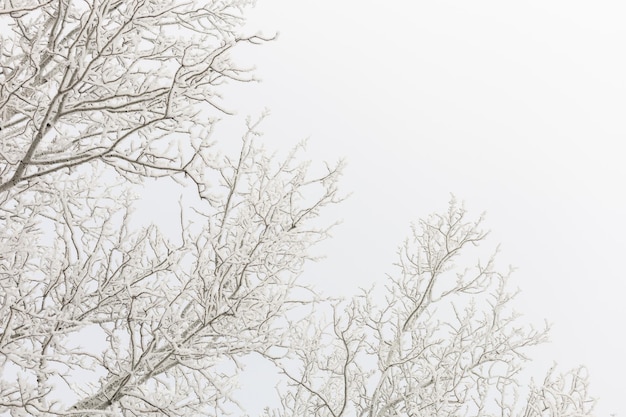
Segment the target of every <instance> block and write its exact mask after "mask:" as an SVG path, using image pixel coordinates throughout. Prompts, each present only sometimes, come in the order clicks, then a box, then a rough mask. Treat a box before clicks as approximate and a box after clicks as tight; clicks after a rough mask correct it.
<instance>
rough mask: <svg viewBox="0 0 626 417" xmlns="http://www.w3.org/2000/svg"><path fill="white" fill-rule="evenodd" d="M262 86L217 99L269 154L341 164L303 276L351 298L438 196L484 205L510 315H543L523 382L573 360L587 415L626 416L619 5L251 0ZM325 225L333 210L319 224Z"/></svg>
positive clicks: (623, 29) (622, 8)
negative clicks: (256, 117)
mask: <svg viewBox="0 0 626 417" xmlns="http://www.w3.org/2000/svg"><path fill="white" fill-rule="evenodd" d="M250 16H251V21H250V27H254V28H263V29H264V31H265V33H266V34H271V33H273V31H280V37H279V39H278V40H277V41H275V42H272V43H269V44H266V45H264V46H261V47H255V48H246V49H244V50H242V51H241V53H240V54H239V59H240V60H241V61H243V62H247V63H250V64H254V65H255V66H256V67H257V72H256V73H257V75H258V76H260V77H261V78H262V79H263V83H261V84H258V85H250V84H246V85H245V86H240V87H237V89H236V91H238V92H240V93H241V94H240V95H239V93H238V94H236V95H235V96H231V98H230V100H227V101H228V102H229V103H231V106H230V107H231V108H236V109H238V110H239V113H240V114H242V115H245V114H248V113H251V114H259V113H260V111H261V110H262V109H263V108H264V107H267V108H269V109H271V111H272V116H271V118H270V119H269V120H267V122H266V123H265V124H264V131H265V132H266V137H265V139H264V140H266V141H267V142H269V145H268V147H277V148H280V147H285V146H290V145H291V144H293V143H295V142H297V141H299V140H301V139H303V138H305V137H310V140H309V150H310V153H309V155H308V157H310V158H311V159H314V160H324V159H327V160H336V159H338V158H339V157H345V158H346V160H347V162H348V169H347V172H346V175H345V178H344V181H343V189H344V190H345V191H346V192H352V193H353V194H352V197H351V198H350V199H349V200H347V201H346V202H345V203H344V204H343V205H342V206H341V207H339V208H338V209H337V210H335V211H334V212H333V213H330V214H329V215H331V216H336V217H338V218H342V219H343V220H344V222H343V224H342V225H341V226H340V227H338V228H337V229H336V231H335V234H334V238H333V239H332V240H331V241H328V242H327V243H326V244H324V245H323V246H322V247H321V248H320V250H321V251H323V252H325V253H326V254H327V255H328V257H327V258H326V260H324V261H322V262H320V263H319V264H316V265H313V267H312V268H309V272H308V273H307V274H308V276H309V277H314V279H316V280H317V281H318V282H319V285H320V286H321V287H324V288H326V289H327V291H329V292H333V291H335V292H340V293H343V294H345V295H350V294H353V293H354V292H355V291H356V288H358V287H359V286H369V285H370V284H371V283H374V282H381V283H382V282H383V281H384V279H385V273H387V272H391V271H393V269H392V267H391V263H392V262H393V261H394V259H395V250H396V248H397V246H398V244H399V243H400V242H401V241H402V239H403V238H404V237H405V236H406V235H407V234H408V232H409V227H408V226H409V224H410V222H411V221H415V220H417V219H418V218H420V217H423V216H425V215H427V214H429V213H431V212H432V211H435V210H444V209H445V208H446V205H447V202H448V200H449V196H450V193H454V194H455V195H456V196H457V197H458V198H459V199H462V200H465V202H466V204H467V207H468V208H469V209H470V210H471V212H472V213H474V214H476V215H478V214H479V213H480V212H482V211H487V226H488V227H489V228H490V229H491V230H492V234H491V236H490V243H491V244H492V245H495V244H497V243H501V244H502V255H501V259H502V264H503V266H505V267H506V266H507V265H508V264H512V265H514V266H517V267H518V268H519V270H518V272H517V274H516V278H517V280H516V283H517V284H518V285H519V287H520V288H521V289H522V295H521V298H520V300H519V306H520V310H523V312H525V313H527V315H528V316H529V318H531V319H537V318H538V319H543V318H548V319H549V321H551V322H553V323H554V329H553V332H552V340H553V342H552V344H551V345H549V346H544V347H543V348H542V350H541V351H540V352H538V354H539V362H538V363H539V366H538V367H537V368H538V369H537V371H538V373H537V377H538V378H542V376H543V375H542V373H543V372H544V371H545V369H546V368H545V366H548V365H549V364H550V361H551V360H552V359H556V360H558V363H559V364H560V365H562V369H565V368H569V367H574V366H577V365H578V364H586V365H587V366H588V368H589V370H590V372H591V375H592V391H593V393H594V395H595V396H597V397H600V402H599V404H598V407H597V409H596V410H597V411H598V414H599V415H609V414H610V413H617V414H618V415H620V416H623V417H626V405H624V404H625V403H624V401H623V395H624V386H625V384H624V377H625V376H626V363H625V360H624V357H625V355H624V351H625V350H626V349H625V344H624V336H623V332H624V329H625V326H624V319H625V318H626V303H624V301H623V297H624V290H625V289H626V284H625V280H626V276H625V275H626V273H625V270H626V267H625V265H624V260H625V259H626V255H625V253H626V237H625V236H626V217H625V213H626V187H625V180H626V168H625V167H626V164H624V158H625V155H626V153H625V152H624V145H623V144H622V143H623V142H624V139H625V137H626V124H625V123H624V120H625V118H624V116H625V114H626V82H625V77H626V52H625V51H626V24H625V22H626V2H623V1H602V0H596V1H593V2H591V1H585V2H583V1H572V0H569V1H551V0H540V1H535V0H526V1H523V2H505V1H471V2H468V1H463V2H461V1H442V0H439V1H408V0H404V1H399V0H387V1H377V2H375V1H369V0H359V1H357V0H341V1H337V0H315V1H304V0H259V2H258V5H257V8H256V9H255V10H253V11H252V12H251V13H250ZM329 220H332V219H329Z"/></svg>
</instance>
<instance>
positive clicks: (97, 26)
mask: <svg viewBox="0 0 626 417" xmlns="http://www.w3.org/2000/svg"><path fill="white" fill-rule="evenodd" d="M249 3H251V2H250V1H248V0H231V1H213V0H198V1H190V2H177V1H170V0H133V1H123V2H122V1H109V0H96V1H93V2H83V1H73V0H57V1H52V2H42V3H40V4H37V3H33V2H32V1H17V0H8V3H7V4H5V7H4V9H6V10H10V12H6V13H5V14H4V15H1V16H0V25H1V26H5V27H7V28H8V30H6V31H3V32H2V33H1V40H2V41H1V42H0V192H4V191H7V190H9V189H11V188H13V187H15V186H20V187H23V186H25V184H27V183H29V182H32V181H33V180H36V179H39V178H41V177H44V176H47V175H49V174H51V173H54V172H57V171H65V172H67V171H68V170H69V169H71V168H74V167H78V166H81V165H83V164H86V163H89V162H91V161H94V160H99V161H102V162H104V163H106V164H110V165H113V166H115V167H116V168H117V169H119V170H122V171H125V172H130V173H139V174H141V175H151V176H155V175H169V174H171V173H173V172H187V167H188V165H189V164H190V163H191V160H192V159H193V156H194V154H195V152H194V151H196V152H197V149H194V148H193V147H189V146H182V145H181V143H180V141H177V140H175V138H174V139H173V135H174V136H175V134H176V133H177V132H178V133H189V132H190V130H191V129H192V128H193V127H194V126H195V125H196V124H199V125H202V126H205V127H210V123H209V124H207V123H206V121H207V118H208V115H210V114H211V111H210V109H214V110H216V111H218V113H224V112H227V109H223V108H222V107H221V105H220V95H219V90H218V88H219V86H220V84H222V83H223V82H224V81H227V80H237V81H250V80H252V79H253V78H252V76H251V75H250V74H248V73H247V72H246V71H244V70H242V69H240V68H238V67H237V66H236V65H235V64H233V63H232V62H231V60H230V57H229V51H230V50H231V49H232V48H233V47H235V46H236V45H237V44H239V43H242V42H252V43H258V42H261V41H263V40H264V39H263V38H262V37H261V36H259V35H253V36H242V35H240V34H239V33H238V28H239V27H240V26H241V24H242V23H243V16H242V12H243V10H242V9H243V8H244V7H245V6H246V5H248V4H249ZM178 137H180V136H178ZM172 148H174V149H172Z"/></svg>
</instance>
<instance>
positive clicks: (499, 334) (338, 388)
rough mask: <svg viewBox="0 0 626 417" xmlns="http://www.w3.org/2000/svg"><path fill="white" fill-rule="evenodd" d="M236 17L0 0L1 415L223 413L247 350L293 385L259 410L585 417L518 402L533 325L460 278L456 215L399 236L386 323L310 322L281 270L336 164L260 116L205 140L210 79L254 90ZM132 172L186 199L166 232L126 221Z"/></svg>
mask: <svg viewBox="0 0 626 417" xmlns="http://www.w3.org/2000/svg"><path fill="white" fill-rule="evenodd" d="M252 3H253V1H251V0H191V1H178V0H128V1H126V0H125V1H117V0H93V1H78V0H4V1H2V2H0V415H11V416H61V415H63V416H67V415H79V416H144V415H164V416H189V415H194V416H196V415H207V416H212V415H221V414H224V413H225V412H226V411H227V410H228V409H229V407H231V405H232V404H240V405H241V406H242V408H245V401H242V400H241V399H239V398H236V396H234V393H235V392H236V391H234V390H233V388H234V387H235V385H236V382H237V376H238V374H239V370H240V368H239V365H240V359H241V358H243V357H246V356H248V355H251V354H254V355H256V356H257V357H264V358H265V359H266V360H268V361H270V362H271V363H273V364H275V365H276V366H277V367H278V368H279V369H280V370H281V371H282V373H283V374H284V376H285V381H287V382H288V383H289V384H290V385H289V386H288V387H285V386H284V384H283V385H281V386H283V387H284V388H285V389H284V390H282V391H281V393H282V397H281V398H282V404H281V407H279V408H278V409H274V411H270V410H269V409H268V413H273V414H274V415H290V416H291V415H294V416H298V415H300V416H311V415H324V416H325V415H329V416H339V415H362V416H395V415H408V416H417V415H420V416H421V415H427V414H428V415H435V414H441V415H459V416H462V415H468V416H469V415H495V414H498V415H502V416H514V415H515V416H520V417H521V416H524V417H534V416H562V415H563V416H564V415H587V414H588V413H589V404H590V403H589V400H588V396H587V392H586V389H587V388H586V387H587V385H586V376H585V375H584V374H582V373H572V374H568V375H565V376H559V377H554V376H552V374H550V375H549V377H548V378H546V380H545V382H544V384H543V385H542V386H540V387H528V388H526V389H525V390H524V387H522V388H521V389H520V388H518V386H517V385H516V383H517V378H516V375H517V372H518V371H519V369H520V367H521V364H522V359H524V352H525V348H526V347H528V346H532V345H535V344H537V343H540V342H542V341H543V340H544V339H545V330H534V329H533V328H531V327H525V326H523V325H519V324H518V318H517V316H516V315H515V314H514V313H513V312H512V311H511V310H510V308H509V301H510V299H511V298H512V296H513V294H512V293H511V292H510V290H509V287H508V286H507V279H508V274H502V273H498V272H497V271H496V269H495V261H494V259H493V258H491V259H489V260H488V261H487V262H486V263H481V264H478V265H477V266H476V267H474V268H470V269H464V268H461V269H455V268H456V266H455V262H457V261H460V260H463V261H465V260H467V258H466V257H465V255H463V254H464V253H465V251H466V249H467V248H468V247H472V246H475V245H477V244H478V243H480V242H481V241H482V240H483V238H484V234H483V233H482V232H481V231H480V225H479V223H480V222H469V221H467V219H466V213H465V211H464V210H463V209H462V207H459V206H458V205H456V204H452V205H451V207H450V210H449V211H448V212H447V213H445V214H443V215H437V216H433V217H431V218H429V219H427V220H425V221H423V222H421V223H420V225H418V227H416V228H415V229H414V234H413V238H412V239H411V240H409V241H408V242H407V244H406V245H405V246H404V247H403V249H402V250H401V252H400V261H399V266H400V270H399V274H398V275H397V276H392V277H390V278H389V285H388V288H387V296H386V299H385V302H384V303H383V304H384V307H382V308H381V307H379V306H380V305H381V303H380V302H378V303H377V302H376V301H375V300H376V298H377V296H376V294H375V293H373V292H372V293H365V294H362V295H360V296H358V297H356V298H354V300H353V301H352V302H350V303H347V304H343V305H341V306H340V305H335V306H334V307H333V310H332V311H333V312H334V315H333V319H332V320H331V322H330V323H329V326H327V327H325V326H324V325H323V324H322V323H323V319H322V317H321V316H318V315H317V311H318V308H317V307H319V308H320V311H321V310H323V309H322V307H321V306H322V305H323V304H324V303H323V302H322V301H320V300H319V297H318V296H317V295H316V291H315V289H314V288H313V289H311V288H304V287H301V286H300V285H299V284H298V281H297V277H298V275H299V273H300V272H301V271H302V268H303V266H304V264H305V261H306V260H307V259H309V258H310V256H311V255H310V247H311V246H312V245H314V244H315V243H317V242H318V241H319V240H321V239H323V238H325V237H327V235H328V227H327V226H324V224H327V223H320V222H319V221H318V220H317V217H318V215H319V214H320V212H321V211H322V210H323V209H324V207H325V206H327V205H329V204H334V203H336V202H338V201H339V200H340V199H341V198H340V196H339V195H338V192H337V180H338V176H339V175H340V172H341V165H340V164H339V165H332V166H331V165H327V166H322V167H321V168H312V169H311V168H310V167H309V163H308V162H307V161H306V159H304V160H302V157H301V155H302V153H301V152H300V151H299V150H298V149H296V150H294V151H293V152H292V153H290V154H288V155H287V156H285V157H283V158H277V157H275V156H274V155H273V154H272V153H269V152H267V151H266V150H265V149H264V148H263V146H261V145H260V143H259V140H258V136H259V128H258V122H253V121H249V122H248V124H247V126H246V128H245V129H244V132H243V138H242V140H241V141H237V142H236V143H238V144H239V145H238V146H233V143H235V140H232V139H229V140H228V143H227V144H226V143H224V142H225V141H216V140H214V139H213V136H214V133H215V126H216V125H217V122H218V117H221V116H224V115H227V114H228V113H229V109H227V108H224V107H223V104H222V101H221V95H220V94H221V93H222V92H223V89H222V87H221V86H222V84H223V83H224V82H227V81H231V82H232V81H238V82H241V81H249V80H252V75H251V74H250V73H249V72H248V71H246V70H244V69H242V68H241V67H239V66H237V65H236V63H234V62H233V60H232V59H231V55H230V52H231V51H232V50H233V49H235V48H237V46H238V45H240V44H244V43H253V44H256V43H261V42H263V41H265V40H267V39H265V38H263V37H262V36H260V35H250V34H245V30H244V29H243V22H244V12H245V8H246V7H248V6H251V5H252ZM226 145H227V146H226ZM221 148H229V150H222V149H221ZM233 148H236V151H235V152H234V153H233V150H232V149H233ZM150 178H152V179H161V180H162V181H170V182H172V181H175V182H176V183H177V184H178V185H179V186H180V188H181V190H183V191H182V193H183V194H184V195H185V198H184V200H185V201H186V202H189V201H192V200H193V202H192V203H190V204H185V205H184V207H183V206H181V209H180V212H179V215H178V217H177V218H175V219H169V223H174V222H176V223H178V224H179V227H178V230H179V232H178V234H177V235H176V236H172V235H171V234H165V233H164V232H162V230H161V229H160V228H159V227H158V225H151V226H146V227H144V226H141V222H140V221H138V220H137V219H135V218H133V208H134V207H135V204H136V199H137V197H135V196H136V195H137V193H140V192H141V189H142V188H141V187H142V184H143V183H145V182H146V181H147V179H150ZM163 198H169V196H167V195H164V196H163ZM461 263H462V262H461ZM303 306H304V307H303ZM302 308H309V309H312V310H313V314H311V315H308V316H306V317H304V318H303V316H302ZM292 313H293V314H297V315H298V318H299V319H298V320H297V321H296V320H294V319H293V317H295V316H294V315H293V314H292ZM259 354H260V356H259ZM520 395H524V398H521V399H520Z"/></svg>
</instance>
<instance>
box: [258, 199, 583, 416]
mask: <svg viewBox="0 0 626 417" xmlns="http://www.w3.org/2000/svg"><path fill="white" fill-rule="evenodd" d="M481 222H482V218H479V219H478V220H477V221H470V220H468V219H467V213H466V211H465V209H464V208H463V207H462V206H460V205H459V204H458V203H456V201H454V200H453V201H452V202H451V203H450V207H449V209H448V211H447V212H446V213H444V214H436V215H432V216H430V217H429V218H427V219H425V220H422V221H420V222H419V223H418V224H417V225H416V226H415V227H414V228H413V233H412V239H410V240H407V241H406V242H405V244H404V245H403V246H402V247H401V248H400V250H399V262H398V269H399V273H398V274H397V275H394V276H390V277H389V280H388V285H387V287H386V295H384V298H383V299H381V297H380V294H379V293H376V292H375V291H367V292H364V293H363V294H362V295H360V296H357V297H355V298H354V299H353V300H352V301H351V302H349V303H347V304H344V307H340V306H339V305H335V307H334V309H333V319H332V321H331V322H330V324H329V325H328V326H324V325H322V324H320V323H316V324H313V323H310V322H306V323H302V322H294V323H292V327H293V332H294V335H293V340H292V344H291V345H290V346H291V350H290V351H289V352H287V353H285V354H284V355H282V356H276V355H275V356H272V355H271V354H267V355H266V356H267V357H268V359H269V360H271V361H272V362H273V363H274V364H275V365H276V366H277V367H278V369H279V370H280V371H281V372H282V373H283V374H284V375H286V376H287V378H288V380H289V384H288V386H287V387H285V386H282V388H279V389H280V391H281V398H282V407H281V408H280V409H274V410H268V411H267V413H266V415H267V416H274V417H277V416H332V417H339V416H348V415H358V416H367V417H392V416H394V417H395V416H411V417H417V416H433V415H445V416H451V415H452V416H459V417H461V416H476V415H478V416H495V415H498V416H501V417H502V416H506V417H512V416H522V415H524V416H525V417H530V416H534V415H541V416H564V415H589V413H590V410H591V408H590V407H588V405H589V404H590V402H589V397H588V393H587V390H586V379H585V377H584V376H583V377H577V379H576V378H574V379H572V377H569V376H568V377H560V379H557V380H556V381H558V382H546V386H545V387H544V388H542V389H533V390H532V394H531V396H530V398H529V400H528V402H527V405H526V406H524V405H523V404H521V401H520V397H521V396H523V395H524V393H525V392H527V390H526V388H525V387H524V386H523V385H520V384H521V381H520V380H519V378H518V377H519V373H520V371H521V370H522V366H523V362H524V360H525V359H527V357H526V352H527V350H528V348H529V347H532V346H535V345H537V344H539V343H542V342H544V341H546V338H547V330H548V329H547V327H546V328H544V329H539V330H537V329H535V328H534V327H532V326H528V325H523V324H520V320H519V316H518V315H517V314H516V313H515V312H514V311H513V310H512V309H511V300H512V299H513V298H514V296H515V293H516V292H514V291H511V290H510V289H509V276H510V272H506V273H501V272H499V271H498V270H497V269H496V262H495V255H494V256H492V257H490V258H489V259H488V260H487V262H478V263H477V264H475V266H474V267H473V268H459V266H458V262H459V260H463V261H464V262H471V261H468V259H471V258H470V256H469V252H471V251H472V248H475V247H477V246H478V245H479V244H480V243H482V242H483V241H484V239H485V237H486V233H484V232H482V231H481V229H480V226H481ZM381 305H382V306H383V307H380V306H381ZM577 375H578V374H577ZM564 380H565V381H570V380H571V382H562V381H564ZM547 381H548V380H547ZM525 408H526V410H527V411H526V412H524V409H525ZM538 409H540V410H541V411H540V412H538V411H536V410H538ZM565 410H567V411H565ZM569 411H571V412H572V413H573V414H567V413H568V412H569ZM574 411H575V412H574Z"/></svg>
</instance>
